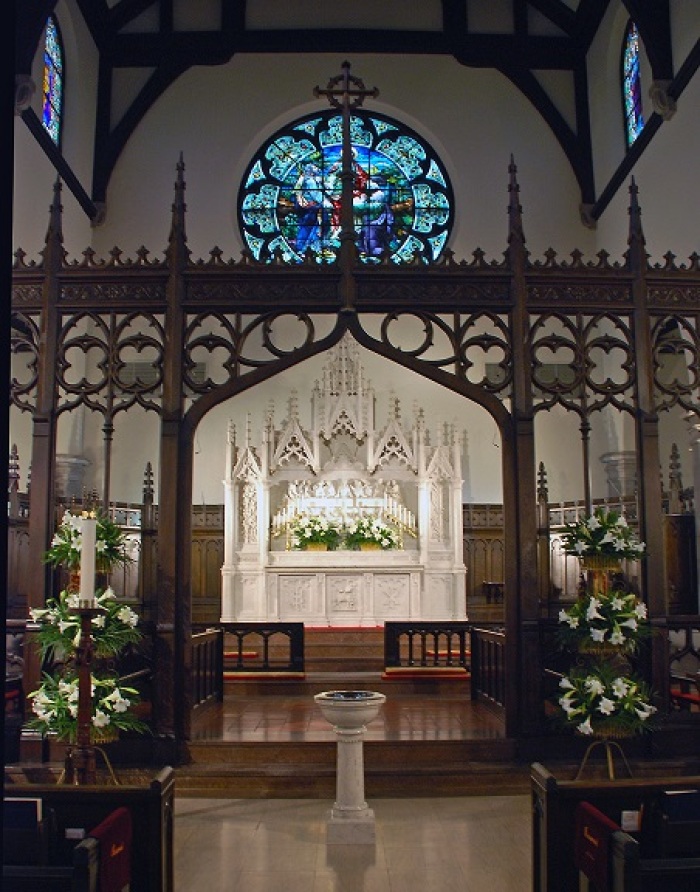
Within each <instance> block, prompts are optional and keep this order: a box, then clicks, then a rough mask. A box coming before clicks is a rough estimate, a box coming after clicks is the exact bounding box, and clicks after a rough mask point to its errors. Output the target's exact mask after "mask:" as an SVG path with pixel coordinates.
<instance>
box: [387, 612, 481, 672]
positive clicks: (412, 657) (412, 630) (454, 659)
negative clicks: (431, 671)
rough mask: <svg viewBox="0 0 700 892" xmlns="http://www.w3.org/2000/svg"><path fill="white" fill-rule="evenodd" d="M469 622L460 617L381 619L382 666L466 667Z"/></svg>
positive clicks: (467, 661) (467, 666) (467, 663)
mask: <svg viewBox="0 0 700 892" xmlns="http://www.w3.org/2000/svg"><path fill="white" fill-rule="evenodd" d="M469 630H470V624H469V623H467V622H459V621H454V622H451V621H442V622H431V621H429V620H417V621H415V622H385V623H384V666H385V668H386V669H396V668H414V667H415V668H459V667H461V668H464V669H468V668H469V659H470V657H469Z"/></svg>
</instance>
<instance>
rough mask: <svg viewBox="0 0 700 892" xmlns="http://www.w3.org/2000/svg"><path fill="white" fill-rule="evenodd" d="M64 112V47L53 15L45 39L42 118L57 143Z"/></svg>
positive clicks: (59, 138) (48, 23) (47, 25)
mask: <svg viewBox="0 0 700 892" xmlns="http://www.w3.org/2000/svg"><path fill="white" fill-rule="evenodd" d="M62 114H63V47H62V45H61V35H60V33H59V30H58V25H57V24H56V20H55V19H54V17H53V16H49V18H48V19H47V21H46V37H45V41H44V84H43V104H42V112H41V120H42V124H43V125H44V129H45V130H46V131H47V133H48V134H49V136H50V137H51V139H52V140H53V142H54V143H55V144H56V145H59V144H60V140H61V121H62Z"/></svg>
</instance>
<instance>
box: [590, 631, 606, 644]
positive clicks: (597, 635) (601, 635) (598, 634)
mask: <svg viewBox="0 0 700 892" xmlns="http://www.w3.org/2000/svg"><path fill="white" fill-rule="evenodd" d="M591 641H595V642H596V643H600V642H602V641H605V629H591Z"/></svg>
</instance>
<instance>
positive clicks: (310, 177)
mask: <svg viewBox="0 0 700 892" xmlns="http://www.w3.org/2000/svg"><path fill="white" fill-rule="evenodd" d="M350 140H351V146H352V165H353V180H352V194H353V219H354V227H355V233H356V241H357V248H358V252H359V255H360V259H361V260H362V261H364V262H366V263H377V262H379V260H380V259H382V258H383V257H384V256H385V255H386V256H388V257H389V258H390V259H391V260H392V261H393V262H394V263H410V262H412V261H414V259H416V258H418V259H420V260H423V261H424V262H426V263H430V262H434V261H435V260H437V259H438V258H439V257H440V255H441V254H442V252H443V250H444V248H445V244H446V242H447V239H448V237H449V234H450V231H451V228H452V222H453V216H454V203H453V197H452V188H451V186H450V182H449V178H448V175H447V171H446V170H445V167H444V165H443V164H442V163H441V161H440V159H439V158H438V157H437V155H436V154H435V152H434V151H433V149H432V148H431V147H430V146H429V145H428V144H427V143H426V142H425V140H424V139H422V138H421V137H420V136H419V135H418V134H417V133H414V132H413V131H411V130H409V129H408V128H407V127H405V126H403V125H402V124H400V123H399V122H397V121H394V120H392V119H391V118H388V117H385V116H383V115H379V114H375V113H371V114H370V113H364V112H363V113H359V112H355V113H353V115H352V117H351V122H350ZM341 157H342V118H341V116H340V114H338V113H337V112H335V111H327V112H325V113H320V114H316V115H311V116H308V117H305V118H302V119H300V120H298V121H296V122H294V123H292V124H290V125H288V126H287V127H285V128H283V129H282V130H280V131H278V132H277V133H276V134H275V135H274V136H272V137H271V138H270V139H269V140H268V141H267V142H266V143H265V144H264V145H263V146H262V147H261V149H260V150H259V151H258V153H257V154H256V155H255V157H254V158H253V160H252V161H251V163H250V165H249V166H248V168H247V170H246V172H245V174H244V177H243V182H242V184H241V188H240V192H239V199H238V219H239V225H240V228H241V234H242V236H243V239H244V241H245V244H246V246H247V248H248V249H249V250H250V252H251V253H252V255H253V257H254V258H255V259H256V260H259V261H262V262H270V261H272V260H274V259H276V258H281V259H283V260H284V261H286V262H288V263H300V262H302V261H303V260H304V258H305V257H306V256H307V254H308V253H309V252H310V253H311V255H312V256H313V258H314V259H315V260H316V261H317V262H319V263H332V262H333V261H334V260H335V259H336V257H337V253H338V249H339V247H340V217H341V201H340V197H341V176H340V174H341Z"/></svg>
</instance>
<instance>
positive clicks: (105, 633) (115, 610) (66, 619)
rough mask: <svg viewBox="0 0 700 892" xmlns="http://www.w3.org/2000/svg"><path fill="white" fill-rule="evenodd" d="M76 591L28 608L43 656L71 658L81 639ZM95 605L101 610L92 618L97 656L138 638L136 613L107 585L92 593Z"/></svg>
mask: <svg viewBox="0 0 700 892" xmlns="http://www.w3.org/2000/svg"><path fill="white" fill-rule="evenodd" d="M79 601H80V597H79V594H78V592H72V591H65V590H64V591H62V592H61V594H60V595H59V596H58V598H49V600H48V601H47V602H46V607H41V608H34V609H32V610H30V611H29V613H30V615H31V617H32V619H33V620H34V622H35V623H38V625H39V632H38V635H37V637H38V640H39V646H40V647H41V652H42V655H43V656H44V657H50V658H52V659H58V660H65V659H70V658H71V657H72V656H73V655H74V653H75V648H76V647H77V646H78V643H79V642H80V616H79V614H78V613H76V610H77V608H78V606H79ZM95 607H98V608H102V610H104V613H101V614H99V615H97V616H94V617H93V618H92V638H93V643H94V648H95V656H96V657H111V656H114V655H115V654H117V653H119V651H120V650H122V648H124V647H126V645H127V644H135V643H136V642H138V641H140V640H141V633H140V631H139V630H138V623H139V616H138V614H137V613H136V612H135V611H134V610H132V609H131V608H130V607H129V606H128V605H126V604H120V603H119V602H118V601H117V600H116V595H115V594H114V592H113V590H112V589H111V588H110V587H109V586H108V587H107V588H106V589H105V590H104V592H100V591H98V592H97V593H96V595H95Z"/></svg>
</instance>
